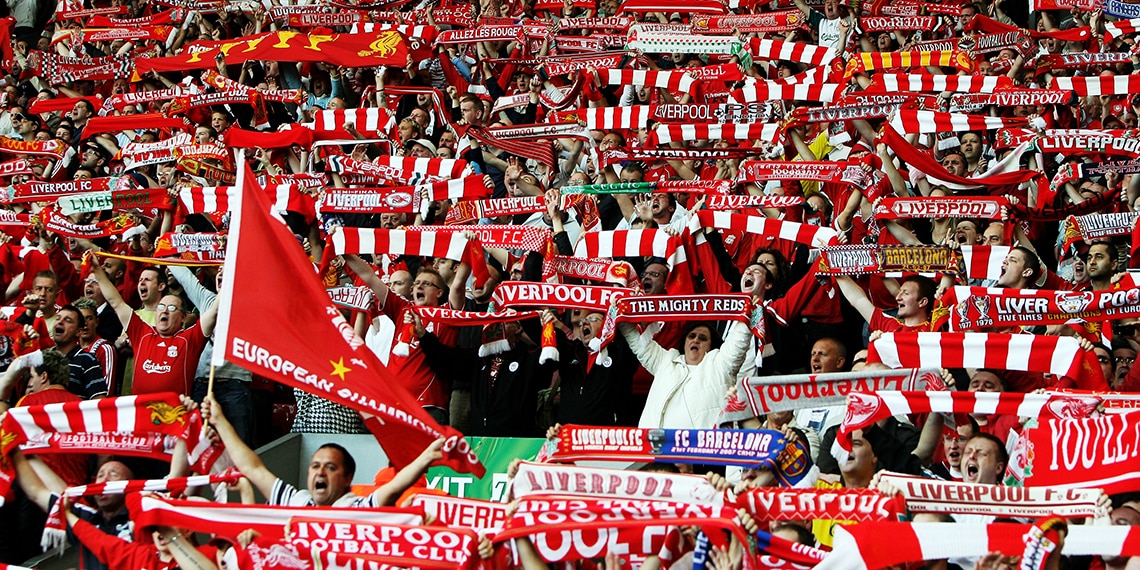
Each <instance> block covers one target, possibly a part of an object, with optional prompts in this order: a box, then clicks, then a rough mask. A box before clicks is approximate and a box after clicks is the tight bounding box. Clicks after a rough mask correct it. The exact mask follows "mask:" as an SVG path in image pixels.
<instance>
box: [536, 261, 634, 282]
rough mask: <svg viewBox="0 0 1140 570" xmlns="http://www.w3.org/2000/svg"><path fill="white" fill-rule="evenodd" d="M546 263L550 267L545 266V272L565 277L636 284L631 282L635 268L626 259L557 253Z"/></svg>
mask: <svg viewBox="0 0 1140 570" xmlns="http://www.w3.org/2000/svg"><path fill="white" fill-rule="evenodd" d="M544 265H549V267H545V266H544V268H543V271H542V272H543V274H550V275H557V276H559V277H561V278H563V279H583V280H586V281H604V282H607V283H624V284H625V286H631V285H634V284H631V283H630V281H631V280H634V279H633V278H634V277H635V274H634V271H633V268H632V267H631V266H630V265H629V263H628V262H625V261H614V260H612V259H586V258H581V257H576V256H572V255H555V256H553V257H551V258H550V259H548V260H546V262H545V264H544Z"/></svg>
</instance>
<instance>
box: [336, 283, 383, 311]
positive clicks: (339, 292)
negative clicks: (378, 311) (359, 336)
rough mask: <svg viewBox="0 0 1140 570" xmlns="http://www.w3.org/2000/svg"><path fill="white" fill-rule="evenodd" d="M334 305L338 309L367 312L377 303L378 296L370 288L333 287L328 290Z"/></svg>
mask: <svg viewBox="0 0 1140 570" xmlns="http://www.w3.org/2000/svg"><path fill="white" fill-rule="evenodd" d="M326 291H328V294H329V298H330V299H332V302H333V304H335V305H336V306H338V307H345V308H349V309H355V310H357V311H367V310H369V309H371V308H372V303H374V302H375V301H376V294H375V293H373V292H372V289H369V288H368V287H331V288H329V289H326Z"/></svg>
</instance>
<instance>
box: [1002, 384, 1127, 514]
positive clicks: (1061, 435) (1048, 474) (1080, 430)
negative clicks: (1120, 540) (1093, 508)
mask: <svg viewBox="0 0 1140 570" xmlns="http://www.w3.org/2000/svg"><path fill="white" fill-rule="evenodd" d="M1078 397H1080V396H1078ZM1084 398H1085V399H1083V400H1079V401H1077V402H1073V403H1068V404H1067V405H1066V411H1069V410H1070V409H1078V410H1079V411H1085V410H1090V411H1091V408H1092V407H1095V406H1096V405H1097V404H1098V400H1097V399H1096V398H1090V397H1087V396H1085V397H1084ZM1050 407H1054V404H1053V403H1050ZM1058 407H1059V406H1058ZM1073 415H1077V416H1078V417H1075V418H1074V417H1071V416H1073ZM1138 420H1140V412H1136V411H1131V412H1127V413H1123V414H1106V415H1104V416H1100V417H1080V416H1079V414H1069V415H1068V416H1063V417H1061V418H1055V417H1042V418H1040V419H1039V420H1038V422H1037V425H1036V426H1033V425H1030V426H1029V427H1026V428H1025V429H1024V430H1022V433H1021V436H1020V437H1019V438H1018V440H1017V442H1015V443H1014V445H1013V451H1012V452H1010V460H1009V467H1008V468H1007V470H1006V472H1007V474H1009V477H1007V479H1006V484H1018V482H1020V484H1023V485H1025V486H1026V487H1067V488H1070V487H1079V488H1087V489H1097V488H1099V489H1103V490H1104V492H1105V493H1110V494H1114V493H1125V492H1129V491H1128V490H1129V489H1135V488H1136V482H1137V479H1140V459H1137V456H1136V449H1137V446H1140V437H1138V436H1137V434H1136V423H1135V422H1136V421H1138Z"/></svg>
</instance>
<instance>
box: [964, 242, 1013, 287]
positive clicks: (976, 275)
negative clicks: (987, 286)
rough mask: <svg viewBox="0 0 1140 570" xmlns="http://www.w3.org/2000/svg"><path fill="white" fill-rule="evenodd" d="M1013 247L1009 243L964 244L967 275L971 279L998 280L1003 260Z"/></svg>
mask: <svg viewBox="0 0 1140 570" xmlns="http://www.w3.org/2000/svg"><path fill="white" fill-rule="evenodd" d="M1011 249H1013V248H1011V247H1009V246H1008V245H994V246H990V245H963V246H962V258H963V261H964V262H965V269H966V277H968V278H970V279H990V280H995V281H996V280H997V279H998V278H999V277H1001V272H1002V268H1001V265H1002V262H1004V261H1005V257H1006V256H1007V255H1009V251H1010V250H1011Z"/></svg>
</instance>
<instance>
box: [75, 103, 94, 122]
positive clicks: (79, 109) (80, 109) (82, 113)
mask: <svg viewBox="0 0 1140 570" xmlns="http://www.w3.org/2000/svg"><path fill="white" fill-rule="evenodd" d="M90 116H91V113H89V112H88V111H87V105H84V104H83V103H76V104H75V106H74V107H72V108H71V118H72V119H73V120H76V121H83V120H86V119H87V117H90Z"/></svg>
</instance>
